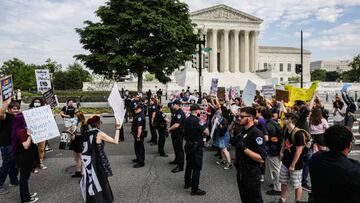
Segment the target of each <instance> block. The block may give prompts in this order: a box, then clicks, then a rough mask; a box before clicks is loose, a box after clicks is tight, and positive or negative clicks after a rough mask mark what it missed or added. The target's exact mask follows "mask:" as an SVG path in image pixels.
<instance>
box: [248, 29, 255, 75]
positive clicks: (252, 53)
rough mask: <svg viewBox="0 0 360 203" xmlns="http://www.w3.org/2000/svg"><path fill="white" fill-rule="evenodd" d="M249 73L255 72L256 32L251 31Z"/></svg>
mask: <svg viewBox="0 0 360 203" xmlns="http://www.w3.org/2000/svg"><path fill="white" fill-rule="evenodd" d="M249 40H250V41H249V42H250V44H249V49H250V52H249V71H250V72H252V73H253V72H254V71H255V33H254V31H251V32H250V34H249Z"/></svg>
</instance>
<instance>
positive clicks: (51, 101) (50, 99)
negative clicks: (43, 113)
mask: <svg viewBox="0 0 360 203" xmlns="http://www.w3.org/2000/svg"><path fill="white" fill-rule="evenodd" d="M43 97H44V100H45V103H46V104H47V105H49V106H50V107H51V108H52V109H53V108H55V107H57V106H58V102H57V99H56V97H55V95H54V91H53V90H52V89H49V90H48V91H47V92H45V93H44V94H43Z"/></svg>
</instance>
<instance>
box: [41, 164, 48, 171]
mask: <svg viewBox="0 0 360 203" xmlns="http://www.w3.org/2000/svg"><path fill="white" fill-rule="evenodd" d="M39 168H40V169H41V170H45V169H47V166H45V165H44V164H40V167H39Z"/></svg>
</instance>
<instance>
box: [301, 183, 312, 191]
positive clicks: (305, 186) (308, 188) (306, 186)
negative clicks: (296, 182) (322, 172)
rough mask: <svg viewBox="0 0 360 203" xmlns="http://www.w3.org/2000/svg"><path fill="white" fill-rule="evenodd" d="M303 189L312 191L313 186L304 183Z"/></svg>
mask: <svg viewBox="0 0 360 203" xmlns="http://www.w3.org/2000/svg"><path fill="white" fill-rule="evenodd" d="M302 188H303V190H305V191H307V192H311V187H310V186H309V185H308V184H304V185H302Z"/></svg>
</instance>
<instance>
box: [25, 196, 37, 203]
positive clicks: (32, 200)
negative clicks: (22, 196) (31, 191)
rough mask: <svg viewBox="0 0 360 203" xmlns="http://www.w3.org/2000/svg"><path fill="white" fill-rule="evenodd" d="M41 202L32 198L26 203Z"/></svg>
mask: <svg viewBox="0 0 360 203" xmlns="http://www.w3.org/2000/svg"><path fill="white" fill-rule="evenodd" d="M38 200H39V198H37V197H32V198H30V199H29V201H25V202H24V203H32V202H37V201H38Z"/></svg>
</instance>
